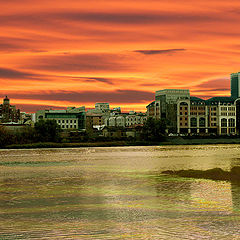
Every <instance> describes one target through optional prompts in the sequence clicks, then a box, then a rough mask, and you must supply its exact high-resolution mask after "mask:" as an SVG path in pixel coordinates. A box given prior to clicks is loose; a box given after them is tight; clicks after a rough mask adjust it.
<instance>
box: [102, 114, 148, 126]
mask: <svg viewBox="0 0 240 240" xmlns="http://www.w3.org/2000/svg"><path fill="white" fill-rule="evenodd" d="M146 121H147V115H146V114H144V113H136V112H134V111H130V112H129V113H122V114H118V115H113V116H110V117H108V118H106V119H105V125H106V126H108V127H132V128H134V127H137V126H140V127H142V126H143V124H144V123H145V122H146Z"/></svg>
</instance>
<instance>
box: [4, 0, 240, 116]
mask: <svg viewBox="0 0 240 240" xmlns="http://www.w3.org/2000/svg"><path fill="white" fill-rule="evenodd" d="M0 6H1V12H0V22H1V24H0V30H1V31H0V51H1V58H0V64H1V65H0V84H1V88H0V96H2V97H1V98H3V97H4V96H5V95H8V96H9V97H10V99H11V104H13V105H17V107H19V108H20V109H21V110H22V111H30V112H32V111H36V110H38V109H45V108H49V107H52V108H64V107H66V106H76V107H79V106H83V105H85V106H86V108H92V107H93V106H94V103H95V102H109V103H110V105H111V107H117V106H121V107H122V109H123V110H124V111H128V110H132V109H134V110H136V111H145V107H146V105H147V104H148V103H150V102H151V101H152V100H153V99H154V92H155V91H156V90H160V89H164V88H187V89H190V92H191V95H193V96H198V97H211V96H229V95H230V91H229V90H230V73H232V72H238V71H240V27H239V26H240V1H239V0H237V1H235V0H229V1H226V0H224V1H223V0H200V1H196V0H182V1H180V0H147V1H146V0H145V1H143V0H137V1H136V0H135V1H134V0H85V1H83V0H41V1H39V0H11V1H2V0H0Z"/></svg>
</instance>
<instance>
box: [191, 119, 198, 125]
mask: <svg viewBox="0 0 240 240" xmlns="http://www.w3.org/2000/svg"><path fill="white" fill-rule="evenodd" d="M191 127H197V118H191Z"/></svg>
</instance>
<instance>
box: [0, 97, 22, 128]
mask: <svg viewBox="0 0 240 240" xmlns="http://www.w3.org/2000/svg"><path fill="white" fill-rule="evenodd" d="M19 120H20V110H19V109H16V107H15V106H12V105H10V100H9V98H8V97H7V96H6V97H5V98H4V100H3V104H1V105H0V122H1V123H8V122H16V123H17V122H18V121H19Z"/></svg>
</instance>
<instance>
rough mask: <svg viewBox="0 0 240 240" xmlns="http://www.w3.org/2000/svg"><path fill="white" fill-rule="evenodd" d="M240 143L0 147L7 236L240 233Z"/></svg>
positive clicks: (2, 233) (0, 223)
mask: <svg viewBox="0 0 240 240" xmlns="http://www.w3.org/2000/svg"><path fill="white" fill-rule="evenodd" d="M233 166H240V145H208V146H207V145H206V146H159V147H105V148H101V147H99V148H74V149H33V150H0V239H1V240H10V239H11V240H15V239H57V240H60V239H84V240H88V239H111V240H116V239H119V240H120V239H121V240H122V239H134V240H135V239H142V240H147V239H148V240H155V239H156V240H159V239H164V240H165V239H170V240H174V239H231V240H232V239H240V227H239V226H240V185H239V186H238V185H235V184H232V183H230V182H226V181H212V180H205V179H185V178H180V177H173V176H165V175H163V174H161V172H162V171H164V170H180V169H190V168H192V169H201V170H206V169H210V168H215V167H220V168H222V169H223V170H229V169H230V168H231V167H233Z"/></svg>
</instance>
